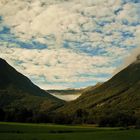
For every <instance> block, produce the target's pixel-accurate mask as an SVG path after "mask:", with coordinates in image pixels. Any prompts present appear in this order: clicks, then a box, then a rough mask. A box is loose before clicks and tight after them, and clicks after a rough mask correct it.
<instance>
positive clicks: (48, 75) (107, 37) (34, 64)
mask: <svg viewBox="0 0 140 140" xmlns="http://www.w3.org/2000/svg"><path fill="white" fill-rule="evenodd" d="M139 46H140V0H12V1H11V0H0V57H2V58H4V59H5V60H7V61H8V62H9V63H10V64H11V65H12V66H13V67H15V68H16V69H17V70H18V71H20V72H21V73H23V74H24V75H26V76H27V77H29V78H30V79H31V80H32V81H33V82H34V83H35V84H37V85H38V86H40V87H41V88H43V89H66V88H81V87H86V86H90V85H94V84H96V83H99V82H104V81H106V80H108V79H109V78H111V77H112V76H113V74H114V72H115V71H116V69H117V68H118V67H120V66H121V65H122V64H123V60H124V58H125V57H127V56H129V55H131V52H132V51H133V50H134V49H135V48H138V47H139Z"/></svg>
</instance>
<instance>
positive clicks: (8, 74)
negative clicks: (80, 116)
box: [0, 58, 64, 110]
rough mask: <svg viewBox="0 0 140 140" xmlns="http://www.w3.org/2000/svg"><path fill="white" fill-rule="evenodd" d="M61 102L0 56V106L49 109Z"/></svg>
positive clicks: (61, 102)
mask: <svg viewBox="0 0 140 140" xmlns="http://www.w3.org/2000/svg"><path fill="white" fill-rule="evenodd" d="M63 103H64V102H63V101H62V100H60V99H58V98H55V97H54V96H52V95H50V94H49V93H47V92H46V91H44V90H42V89H40V88H39V87H37V86H36V85H35V84H33V83H32V82H31V80H29V79H28V78H27V77H26V76H24V75H22V74H21V73H19V72H18V71H16V70H15V69H14V68H13V67H11V66H10V65H9V64H8V63H7V62H6V61H5V60H4V59H2V58H0V108H4V109H10V108H27V109H34V110H51V109H53V108H57V107H59V106H61V105H63Z"/></svg>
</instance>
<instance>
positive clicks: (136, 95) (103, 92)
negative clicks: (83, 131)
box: [58, 57, 140, 120]
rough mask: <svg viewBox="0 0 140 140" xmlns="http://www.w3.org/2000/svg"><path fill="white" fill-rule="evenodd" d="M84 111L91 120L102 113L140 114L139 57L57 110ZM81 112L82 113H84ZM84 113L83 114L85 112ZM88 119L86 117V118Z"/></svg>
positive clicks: (67, 112) (69, 112) (106, 114)
mask: <svg viewBox="0 0 140 140" xmlns="http://www.w3.org/2000/svg"><path fill="white" fill-rule="evenodd" d="M79 110H81V115H82V112H84V113H85V112H86V113H87V114H89V115H88V117H91V118H92V119H91V120H96V119H97V118H99V117H101V116H102V115H105V116H108V115H111V114H115V113H116V114H117V113H118V114H119V113H123V114H125V113H126V114H131V115H134V116H140V59H139V57H138V59H137V60H136V61H135V62H134V63H133V64H131V65H129V66H128V67H127V68H125V69H124V70H122V71H121V72H119V73H118V74H116V75H115V76H114V77H112V78H111V79H110V80H109V81H107V82H105V83H104V84H102V85H100V86H99V87H97V88H95V89H89V90H87V91H85V92H83V94H82V96H80V97H79V98H78V99H77V100H75V101H73V102H70V103H67V104H66V105H64V106H63V107H61V108H60V109H59V110H58V112H61V113H64V114H69V115H72V114H76V113H77V111H79ZM84 113H83V114H84ZM86 113H85V114H86ZM86 119H87V120H88V118H86Z"/></svg>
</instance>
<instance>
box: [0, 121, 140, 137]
mask: <svg viewBox="0 0 140 140" xmlns="http://www.w3.org/2000/svg"><path fill="white" fill-rule="evenodd" d="M0 140H140V130H135V129H129V130H125V129H121V128H98V127H93V126H65V125H51V124H25V123H24V124H22V123H4V122H0Z"/></svg>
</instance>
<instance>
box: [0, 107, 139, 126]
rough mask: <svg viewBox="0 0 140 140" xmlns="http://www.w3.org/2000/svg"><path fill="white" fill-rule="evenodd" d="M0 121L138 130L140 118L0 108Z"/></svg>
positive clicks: (121, 113)
mask: <svg viewBox="0 0 140 140" xmlns="http://www.w3.org/2000/svg"><path fill="white" fill-rule="evenodd" d="M0 121H7V122H28V123H55V124H97V125H98V126H101V127H119V126H123V127H127V126H135V127H136V128H140V117H139V115H134V114H133V113H132V112H123V111H122V112H121V111H114V112H111V113H107V112H103V113H100V114H99V113H98V112H92V113H89V112H87V111H86V110H83V109H78V110H76V111H75V112H74V113H73V114H68V113H67V114H64V113H55V112H54V113H52V112H51V113H46V112H39V111H32V110H28V109H26V108H22V109H17V108H13V109H10V110H3V109H2V108H0Z"/></svg>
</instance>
